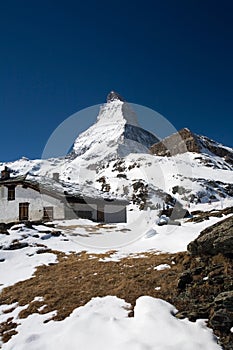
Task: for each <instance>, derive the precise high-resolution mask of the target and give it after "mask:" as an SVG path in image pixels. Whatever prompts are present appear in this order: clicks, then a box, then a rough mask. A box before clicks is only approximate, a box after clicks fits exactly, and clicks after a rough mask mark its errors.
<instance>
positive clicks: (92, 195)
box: [0, 174, 128, 205]
mask: <svg viewBox="0 0 233 350" xmlns="http://www.w3.org/2000/svg"><path fill="white" fill-rule="evenodd" d="M11 184H12V185H17V184H24V185H26V186H28V187H31V188H33V189H35V190H37V191H38V192H40V193H42V194H49V195H51V196H54V197H56V198H60V199H61V200H62V199H66V200H69V199H72V198H73V199H76V200H82V201H83V200H88V202H93V201H94V202H95V201H98V202H99V201H106V202H112V204H125V205H126V204H128V201H127V200H126V199H125V198H119V197H116V196H113V195H112V194H109V193H108V192H101V191H99V190H97V189H96V188H94V187H91V186H88V185H85V186H84V185H79V184H76V183H70V182H69V183H68V182H64V181H60V180H59V181H56V180H54V179H52V178H49V177H45V176H32V175H29V174H28V175H23V176H15V177H11V178H9V179H7V180H1V179H0V186H1V185H11Z"/></svg>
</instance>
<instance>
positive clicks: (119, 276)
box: [0, 252, 233, 341]
mask: <svg viewBox="0 0 233 350" xmlns="http://www.w3.org/2000/svg"><path fill="white" fill-rule="evenodd" d="M53 253H56V254H57V256H58V263H56V264H50V265H49V266H46V265H44V266H40V267H38V268H37V270H36V272H35V275H34V276H33V277H32V278H30V279H28V280H25V281H22V282H18V283H16V284H15V285H14V286H11V287H7V288H5V289H3V291H2V293H1V294H0V303H1V304H8V305H11V304H13V303H16V302H17V303H18V305H20V306H25V305H28V307H27V308H25V309H23V310H22V311H21V312H20V313H19V317H20V318H26V317H27V316H28V315H30V314H32V313H34V312H36V313H40V314H45V313H48V312H51V311H55V310H56V311H57V313H56V316H54V317H53V319H54V320H62V319H64V318H66V317H67V316H69V315H70V313H71V312H72V311H73V310H74V309H75V308H77V307H79V306H82V305H84V304H86V303H87V302H88V301H90V300H91V298H93V297H97V296H98V297H103V296H106V295H116V296H117V297H119V298H123V299H125V300H126V301H127V302H129V303H130V304H131V305H132V306H133V307H134V305H135V301H136V299H137V298H138V297H140V296H141V295H150V296H152V297H156V298H162V299H164V300H166V301H168V302H170V303H172V304H173V305H175V306H176V308H177V309H178V310H180V315H181V317H182V314H183V315H184V316H185V317H186V316H188V317H190V319H193V320H195V318H196V316H195V314H193V311H195V312H196V311H197V312H198V313H199V314H198V315H199V316H200V312H202V311H200V309H201V308H204V309H203V316H204V318H208V315H209V312H210V306H208V310H205V305H206V304H208V303H211V302H212V301H213V299H214V298H215V297H216V296H217V295H218V294H219V293H220V292H221V291H224V290H228V289H229V288H230V284H231V276H232V273H233V271H232V261H231V259H228V258H225V257H223V256H222V255H220V254H219V255H216V256H214V257H202V258H199V257H197V258H191V257H190V256H189V255H188V254H187V253H185V252H183V253H177V254H159V255H158V254H156V252H148V253H143V256H141V255H140V254H139V255H138V256H137V255H136V256H129V257H126V258H123V259H121V260H120V261H119V262H114V261H108V262H102V261H99V259H100V258H106V257H109V256H110V255H111V254H113V252H109V253H108V254H98V255H95V254H87V253H86V252H82V253H79V254H74V253H72V254H70V255H68V256H67V255H65V254H63V253H61V252H53ZM173 262H175V264H174V263H173ZM160 264H169V265H170V266H171V268H170V269H165V270H162V271H157V270H155V269H154V268H155V267H156V266H157V265H160ZM184 271H191V274H192V278H193V279H192V283H190V284H188V285H187V286H186V287H184V288H183V289H182V290H179V288H178V280H179V277H180V276H181V274H182V273H183V272H184ZM219 274H220V275H221V276H224V281H225V282H224V283H220V284H219V283H215V282H214V278H215V277H216V276H217V277H218V275H219ZM207 275H208V276H209V279H208V280H203V278H204V277H206V276H207ZM211 281H212V282H211ZM156 287H160V290H156V289H155V288H156ZM226 288H227V289H226ZM35 297H43V301H33V300H34V298H35ZM42 306H44V308H43V309H41V310H39V309H40V308H41V307H42ZM8 309H9V307H8ZM197 309H198V310H197ZM8 311H9V310H8ZM6 313H7V310H6ZM192 315H193V316H192ZM130 316H133V311H132V312H131V315H130ZM47 321H49V320H47ZM16 326H17V325H16V324H15V323H14V322H12V319H8V320H7V322H5V323H2V324H1V325H0V335H1V336H2V340H3V341H8V340H9V339H10V337H11V336H12V335H13V334H15V328H16Z"/></svg>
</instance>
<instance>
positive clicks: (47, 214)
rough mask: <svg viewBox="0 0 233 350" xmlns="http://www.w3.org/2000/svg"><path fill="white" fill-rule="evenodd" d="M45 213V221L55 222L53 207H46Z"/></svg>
mask: <svg viewBox="0 0 233 350" xmlns="http://www.w3.org/2000/svg"><path fill="white" fill-rule="evenodd" d="M43 211H44V213H43V220H53V207H44V208H43Z"/></svg>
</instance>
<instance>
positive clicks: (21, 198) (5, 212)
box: [0, 168, 128, 223]
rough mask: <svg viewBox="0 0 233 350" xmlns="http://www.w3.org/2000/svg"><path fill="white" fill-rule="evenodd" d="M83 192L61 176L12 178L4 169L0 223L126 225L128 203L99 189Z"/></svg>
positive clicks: (0, 201) (0, 194) (0, 184)
mask: <svg viewBox="0 0 233 350" xmlns="http://www.w3.org/2000/svg"><path fill="white" fill-rule="evenodd" d="M89 193H91V194H92V195H93V196H90V195H89V194H88V195H86V194H84V193H82V189H81V188H80V187H79V186H78V185H74V184H72V185H71V184H65V183H63V182H61V181H59V179H58V177H57V176H55V177H54V179H50V178H42V177H40V178H37V177H35V176H33V177H32V176H14V177H12V176H10V170H9V169H8V168H5V169H4V170H3V171H2V172H1V179H0V222H1V223H11V222H22V221H41V220H42V221H48V220H62V219H73V218H87V219H90V220H93V221H97V222H105V223H110V222H111V223H114V222H115V223H117V222H126V206H127V204H128V202H127V201H126V200H122V199H117V198H112V197H111V196H110V195H108V194H101V193H100V192H99V191H97V190H96V189H91V191H89Z"/></svg>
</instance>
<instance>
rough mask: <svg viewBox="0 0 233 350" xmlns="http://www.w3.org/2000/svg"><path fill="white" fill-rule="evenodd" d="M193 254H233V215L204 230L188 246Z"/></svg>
mask: <svg viewBox="0 0 233 350" xmlns="http://www.w3.org/2000/svg"><path fill="white" fill-rule="evenodd" d="M187 249H188V251H189V252H190V253H191V255H193V256H196V255H216V254H218V253H221V254H223V255H226V256H232V255H233V216H231V217H229V218H227V219H225V220H222V221H220V222H218V223H217V224H215V225H213V226H210V227H208V228H206V229H205V230H203V231H202V232H201V233H200V235H199V236H198V237H197V238H196V239H195V240H194V241H192V242H191V243H189V245H188V247H187Z"/></svg>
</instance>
